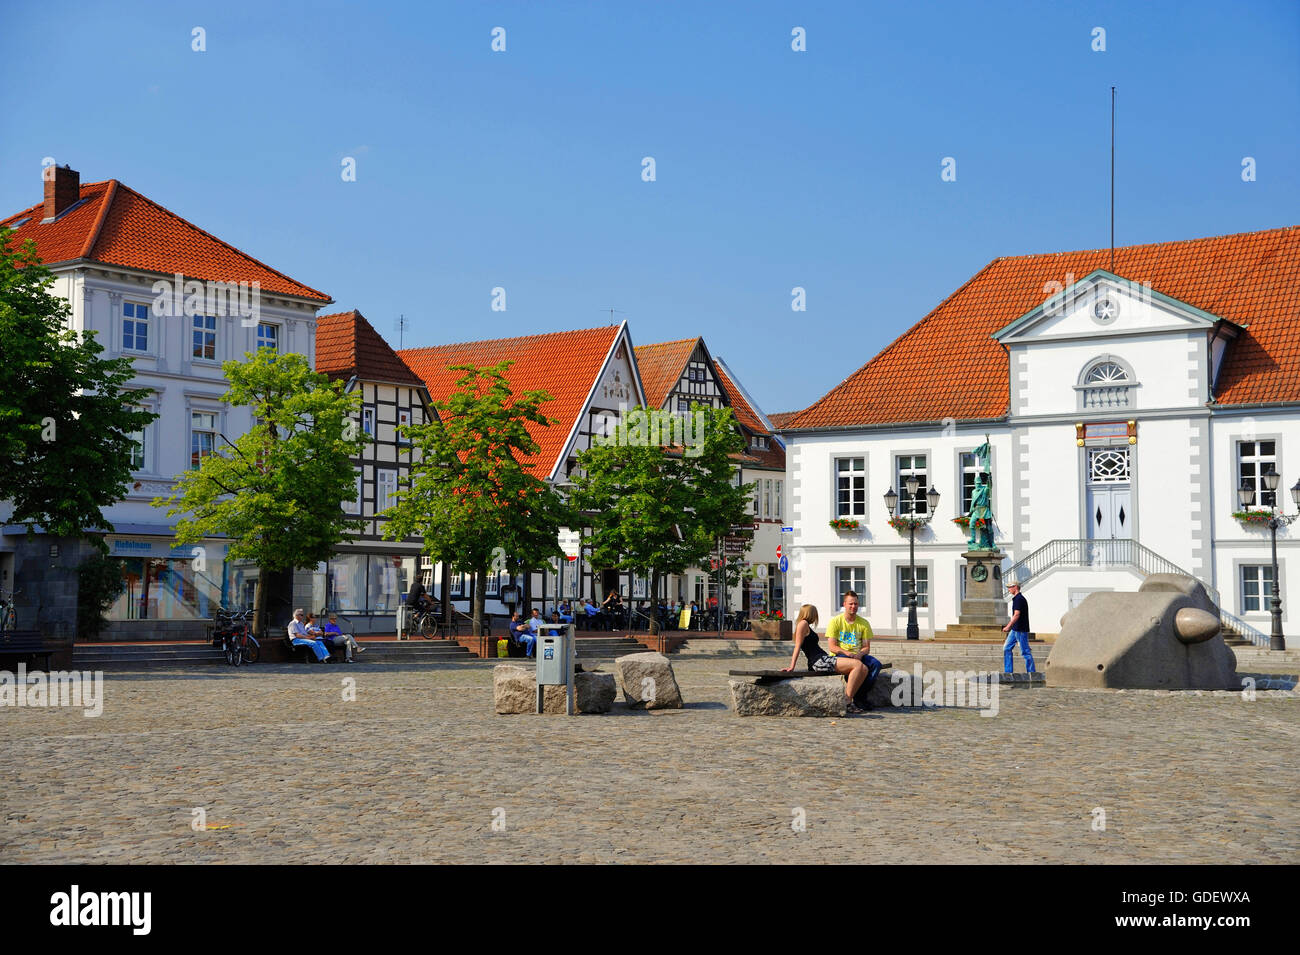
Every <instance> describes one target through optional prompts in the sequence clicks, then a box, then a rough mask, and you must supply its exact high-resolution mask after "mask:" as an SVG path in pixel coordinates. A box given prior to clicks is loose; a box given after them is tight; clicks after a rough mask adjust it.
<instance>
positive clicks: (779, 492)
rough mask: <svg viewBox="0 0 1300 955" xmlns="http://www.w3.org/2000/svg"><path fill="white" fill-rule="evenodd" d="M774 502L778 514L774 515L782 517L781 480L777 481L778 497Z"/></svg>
mask: <svg viewBox="0 0 1300 955" xmlns="http://www.w3.org/2000/svg"><path fill="white" fill-rule="evenodd" d="M772 503H773V505H774V506H775V507H776V514H775V515H773V516H774V517H780V516H781V482H780V481H777V482H776V497H775V500H773V502H772Z"/></svg>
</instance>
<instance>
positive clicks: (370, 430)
mask: <svg viewBox="0 0 1300 955" xmlns="http://www.w3.org/2000/svg"><path fill="white" fill-rule="evenodd" d="M361 433H362V434H366V435H369V436H370V437H372V438H373V437H374V436H375V409H374V408H372V407H370V406H369V405H367V406H366V407H364V408H362V409H361Z"/></svg>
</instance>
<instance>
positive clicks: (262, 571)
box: [253, 567, 270, 641]
mask: <svg viewBox="0 0 1300 955" xmlns="http://www.w3.org/2000/svg"><path fill="white" fill-rule="evenodd" d="M268 573H270V571H268V570H267V569H266V568H265V567H259V568H257V586H256V587H254V588H253V635H254V636H255V637H257V639H258V640H262V641H265V640H266V575H267V574H268Z"/></svg>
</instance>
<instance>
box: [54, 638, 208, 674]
mask: <svg viewBox="0 0 1300 955" xmlns="http://www.w3.org/2000/svg"><path fill="white" fill-rule="evenodd" d="M216 664H221V665H222V666H225V665H226V658H225V656H224V655H223V654H222V652H221V651H220V650H219V649H217V648H216V647H214V646H212V645H211V644H210V643H161V642H160V643H130V644H121V643H110V644H95V643H78V644H76V645H74V646H73V648H72V669H74V670H154V669H165V668H183V667H196V666H215V665H216Z"/></svg>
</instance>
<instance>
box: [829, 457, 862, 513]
mask: <svg viewBox="0 0 1300 955" xmlns="http://www.w3.org/2000/svg"><path fill="white" fill-rule="evenodd" d="M866 513H867V459H866V458H836V459H835V516H836V517H861V516H863V515H865V514H866Z"/></svg>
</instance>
